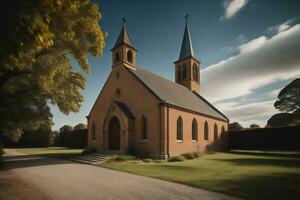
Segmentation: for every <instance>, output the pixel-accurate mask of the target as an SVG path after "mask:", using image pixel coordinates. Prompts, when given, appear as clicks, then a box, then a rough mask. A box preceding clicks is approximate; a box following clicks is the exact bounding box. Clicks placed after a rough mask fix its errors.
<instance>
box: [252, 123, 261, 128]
mask: <svg viewBox="0 0 300 200" xmlns="http://www.w3.org/2000/svg"><path fill="white" fill-rule="evenodd" d="M250 128H260V126H259V125H258V124H251V125H250Z"/></svg>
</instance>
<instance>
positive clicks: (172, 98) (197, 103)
mask: <svg viewBox="0 0 300 200" xmlns="http://www.w3.org/2000/svg"><path fill="white" fill-rule="evenodd" d="M128 70H129V71H130V72H132V74H134V75H135V76H136V77H137V78H138V79H139V80H140V81H141V82H142V83H144V84H145V85H146V87H148V88H149V89H150V90H151V91H152V92H153V93H154V95H156V96H157V97H158V98H159V99H160V100H161V101H164V102H166V103H169V104H172V105H175V106H178V107H181V108H185V109H188V110H191V111H194V112H197V113H201V114H204V115H208V116H211V117H214V118H218V119H222V120H225V121H228V118H227V117H226V116H225V115H224V114H222V113H221V112H220V111H218V110H217V109H216V108H215V107H214V106H212V105H211V104H210V103H208V101H207V100H205V99H204V98H203V97H202V96H200V95H199V94H196V93H193V92H191V91H190V90H188V89H187V88H185V87H184V86H182V85H179V84H177V83H175V82H172V81H170V80H167V79H165V78H163V77H161V76H158V75H156V74H154V73H151V72H149V71H147V70H144V69H142V68H139V67H137V68H136V70H132V69H128Z"/></svg>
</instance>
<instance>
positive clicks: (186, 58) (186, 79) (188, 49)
mask: <svg viewBox="0 0 300 200" xmlns="http://www.w3.org/2000/svg"><path fill="white" fill-rule="evenodd" d="M188 16H189V15H186V16H185V29H184V35H183V39H182V44H181V50H180V55H179V58H178V60H177V61H176V62H174V64H175V82H176V83H178V84H180V85H183V86H184V87H186V88H188V89H189V90H190V91H192V92H193V91H195V92H197V93H200V61H199V60H197V59H196V58H195V56H194V51H193V46H192V41H191V35H190V30H189V25H188Z"/></svg>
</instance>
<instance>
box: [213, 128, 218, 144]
mask: <svg viewBox="0 0 300 200" xmlns="http://www.w3.org/2000/svg"><path fill="white" fill-rule="evenodd" d="M217 140H218V126H217V124H215V125H214V141H215V142H216V141H217Z"/></svg>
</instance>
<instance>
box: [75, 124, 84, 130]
mask: <svg viewBox="0 0 300 200" xmlns="http://www.w3.org/2000/svg"><path fill="white" fill-rule="evenodd" d="M86 127H87V126H86V125H85V124H82V123H79V124H77V125H76V126H74V130H82V129H85V128H86Z"/></svg>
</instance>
